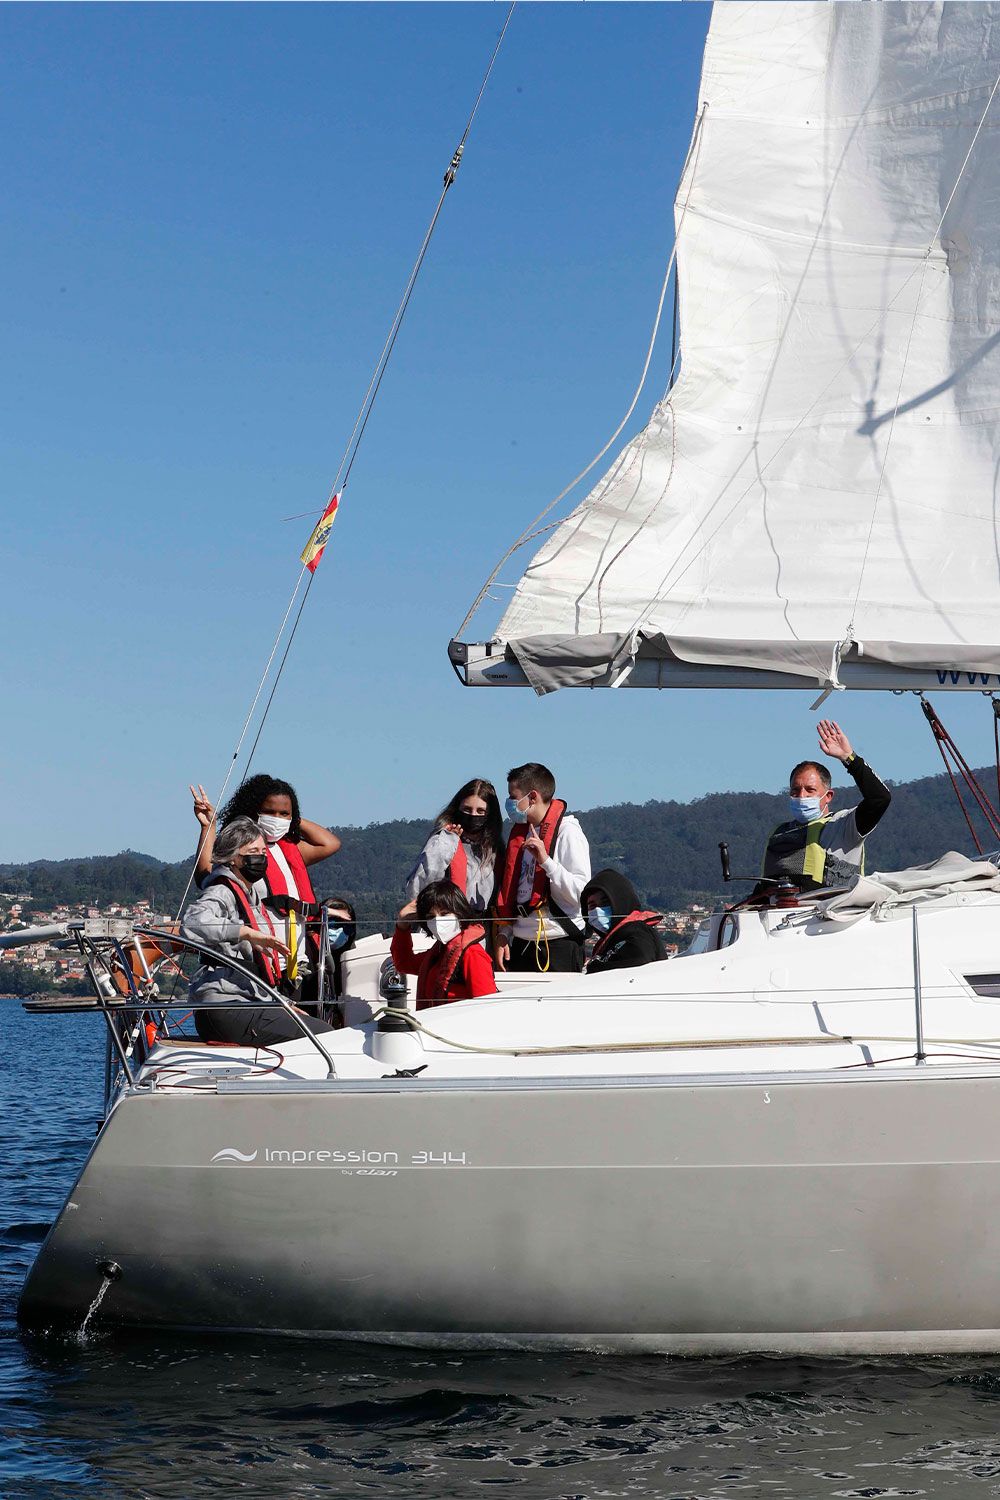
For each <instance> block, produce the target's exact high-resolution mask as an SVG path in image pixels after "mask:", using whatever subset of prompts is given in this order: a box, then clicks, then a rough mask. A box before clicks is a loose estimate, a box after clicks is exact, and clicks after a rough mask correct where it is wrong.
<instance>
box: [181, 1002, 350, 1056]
mask: <svg viewBox="0 0 1000 1500" xmlns="http://www.w3.org/2000/svg"><path fill="white" fill-rule="evenodd" d="M296 1021H301V1022H302V1026H301V1027H300V1026H298V1025H296ZM194 1024H195V1027H196V1029H197V1032H198V1035H199V1036H200V1037H201V1039H202V1041H203V1042H238V1043H240V1044H241V1045H242V1046H244V1047H252V1046H254V1045H255V1044H257V1045H259V1046H261V1047H271V1046H274V1045H275V1044H276V1043H277V1042H294V1041H296V1040H297V1039H298V1038H300V1037H301V1036H302V1029H303V1028H305V1030H306V1031H312V1032H316V1033H323V1032H327V1031H332V1030H333V1027H332V1026H328V1025H327V1024H326V1022H325V1021H318V1020H317V1019H316V1017H315V1016H298V1017H296V1016H290V1015H289V1014H288V1012H287V1011H284V1010H280V1009H279V1007H278V1006H276V1005H274V1006H271V1005H267V1006H265V1005H249V1004H239V1003H237V1004H236V1005H234V1006H233V1009H232V1010H196V1011H195V1013H194Z"/></svg>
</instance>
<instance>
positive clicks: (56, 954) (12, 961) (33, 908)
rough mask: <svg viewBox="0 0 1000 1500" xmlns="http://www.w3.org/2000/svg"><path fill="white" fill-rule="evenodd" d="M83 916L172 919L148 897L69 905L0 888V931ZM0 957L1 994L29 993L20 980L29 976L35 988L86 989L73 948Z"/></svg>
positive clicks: (154, 923) (146, 922) (153, 923)
mask: <svg viewBox="0 0 1000 1500" xmlns="http://www.w3.org/2000/svg"><path fill="white" fill-rule="evenodd" d="M86 917H124V918H125V919H126V920H127V921H129V922H141V923H142V925H143V926H145V927H159V926H161V925H163V924H166V923H169V922H172V921H173V917H170V916H165V915H164V914H163V913H161V912H156V911H154V910H153V907H152V906H151V905H150V903H149V902H148V901H135V902H132V903H131V904H129V903H125V902H117V901H115V902H111V903H110V905H107V906H87V905H85V904H83V903H82V902H76V903H73V904H71V905H59V906H51V907H41V906H39V904H38V903H37V902H36V901H35V900H34V898H33V897H32V896H31V895H28V894H25V893H24V892H21V893H20V894H17V895H14V894H11V893H9V892H4V891H0V935H3V934H5V933H10V932H17V931H19V930H20V929H22V928H25V927H51V926H55V925H56V924H57V923H60V922H78V921H81V920H82V919H84V918H86ZM0 960H3V961H2V962H0V994H2V993H4V992H5V991H6V990H8V989H10V991H11V993H15V994H25V993H28V992H29V990H28V989H26V988H25V986H24V983H23V980H24V979H26V978H28V977H29V976H30V978H31V979H32V981H33V984H32V986H31V988H32V989H34V990H37V991H43V990H52V989H56V988H60V989H61V988H65V989H70V988H72V989H74V990H76V989H83V988H84V987H87V988H88V989H89V984H88V981H87V974H86V970H85V968H84V964H83V959H82V957H81V955H80V954H79V953H77V952H76V951H74V950H73V949H69V950H64V949H60V948H15V949H13V950H12V951H11V952H10V953H8V954H0ZM17 971H21V972H20V973H18V972H17ZM25 971H26V972H25ZM5 976H6V977H5ZM17 980H21V981H22V982H20V983H17V984H16V988H14V982H16V981H17Z"/></svg>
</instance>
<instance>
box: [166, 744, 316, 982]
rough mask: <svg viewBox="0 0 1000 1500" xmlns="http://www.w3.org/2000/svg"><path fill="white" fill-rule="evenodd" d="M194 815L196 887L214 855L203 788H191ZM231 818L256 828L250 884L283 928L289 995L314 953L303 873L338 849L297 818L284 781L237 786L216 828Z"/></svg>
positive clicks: (312, 908)
mask: <svg viewBox="0 0 1000 1500" xmlns="http://www.w3.org/2000/svg"><path fill="white" fill-rule="evenodd" d="M190 790H191V795H192V797H193V798H194V815H195V817H196V818H197V819H198V822H199V823H200V824H201V828H202V833H201V839H200V842H199V844H198V865H197V869H196V872H195V878H196V879H197V881H198V883H199V885H200V884H202V882H203V881H204V879H205V878H206V876H208V875H209V873H210V872H211V869H212V865H213V854H214V850H215V837H216V818H215V809H214V808H213V806H212V804H211V802H210V801H209V800H208V797H207V796H206V795H205V788H204V787H203V786H201V785H199V786H198V788H197V790H196V789H195V788H194V787H193V786H192V787H191V788H190ZM236 818H251V819H252V820H253V821H254V822H255V823H256V824H257V826H258V827H259V828H260V831H261V833H262V834H263V835H264V838H265V840H266V844H267V869H266V870H265V872H264V874H263V876H262V878H261V879H260V880H259V881H258V882H257V884H256V890H257V893H258V895H259V896H260V898H261V900H262V901H263V902H264V903H265V905H266V906H267V907H268V908H269V909H270V911H272V912H273V913H275V914H276V915H277V916H278V917H280V918H281V919H282V921H283V923H284V928H285V933H284V935H285V941H286V942H287V944H288V947H289V949H290V957H289V960H288V964H287V970H286V978H287V981H288V983H287V986H286V987H287V989H288V990H289V992H295V991H297V990H298V989H299V988H300V986H301V982H302V981H303V980H304V979H305V978H306V976H307V975H308V974H311V973H313V972H314V971H315V954H314V953H313V952H312V951H311V948H310V945H309V944H308V943H307V942H306V936H305V923H304V921H303V920H302V919H303V918H304V917H307V916H315V915H316V911H317V910H318V907H317V902H316V892H315V891H314V890H313V886H312V880H311V879H310V876H309V868H310V866H312V865H315V864H318V863H319V862H320V860H323V859H329V857H330V855H331V854H336V852H337V850H338V849H339V848H340V840H339V838H338V837H337V835H336V834H335V833H331V832H330V830H329V829H328V828H324V827H323V826H322V824H320V823H313V822H311V821H310V820H309V819H308V818H303V816H302V814H301V812H300V811H299V799H298V797H297V796H296V795H295V789H294V787H292V786H290V785H289V783H288V782H287V781H279V780H278V778H277V777H275V776H268V775H267V774H266V773H264V772H262V773H261V774H260V775H259V776H251V777H250V778H249V779H248V780H247V781H244V782H243V784H242V786H240V787H237V789H236V792H235V793H234V795H233V796H232V797H231V798H230V800H229V801H228V802H227V803H226V806H225V807H224V808H223V809H222V812H221V814H220V816H219V828H220V830H221V829H222V828H225V827H227V825H228V824H230V823H232V822H233V821H234V819H236Z"/></svg>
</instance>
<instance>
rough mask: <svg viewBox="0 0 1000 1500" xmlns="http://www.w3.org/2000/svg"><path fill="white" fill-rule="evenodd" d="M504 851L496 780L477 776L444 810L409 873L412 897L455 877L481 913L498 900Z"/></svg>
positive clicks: (414, 898) (407, 891)
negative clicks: (499, 866) (498, 877)
mask: <svg viewBox="0 0 1000 1500" xmlns="http://www.w3.org/2000/svg"><path fill="white" fill-rule="evenodd" d="M502 850H503V814H502V813H501V811H500V799H499V798H498V796H497V794H496V789H495V787H494V786H493V783H492V782H490V781H484V780H483V779H482V777H480V776H474V777H473V779H472V780H471V781H467V782H466V783H465V785H464V786H463V787H459V789H458V791H457V792H456V793H455V795H454V797H452V799H451V801H450V802H449V803H448V806H447V807H446V808H444V809H443V811H442V812H440V813H439V814H438V816H437V818H436V820H435V823H434V829H433V832H432V833H431V835H430V837H429V838H428V840H427V842H426V843H425V844H424V847H423V848H422V849H421V851H420V857H419V859H418V860H417V863H416V864H415V865H414V867H413V869H412V870H411V871H410V874H409V875H408V877H407V880H406V897H407V900H408V901H415V900H416V898H417V897H418V896H419V895H420V892H421V891H422V890H423V889H424V887H425V886H428V885H431V884H433V883H434V882H435V881H438V880H450V881H451V882H452V884H453V885H455V886H457V887H458V889H459V890H460V891H461V892H462V895H463V896H464V897H465V898H466V900H467V901H468V903H469V905H470V906H471V907H472V910H473V911H474V912H476V914H477V915H479V916H481V915H482V914H483V913H484V912H485V911H486V910H487V908H488V906H489V904H490V902H491V901H492V899H493V888H494V885H495V883H496V874H497V863H498V861H499V858H500V855H501V853H502Z"/></svg>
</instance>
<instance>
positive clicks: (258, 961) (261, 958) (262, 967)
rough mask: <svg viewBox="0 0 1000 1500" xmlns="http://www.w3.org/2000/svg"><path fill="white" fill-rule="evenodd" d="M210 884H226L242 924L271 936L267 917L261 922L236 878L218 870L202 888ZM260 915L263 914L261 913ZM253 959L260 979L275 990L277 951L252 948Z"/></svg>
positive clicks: (278, 977) (278, 967) (278, 976)
mask: <svg viewBox="0 0 1000 1500" xmlns="http://www.w3.org/2000/svg"><path fill="white" fill-rule="evenodd" d="M210 885H227V886H228V887H229V889H230V890H231V891H232V893H233V895H234V896H235V897H236V905H237V906H238V907H239V909H240V915H241V916H242V918H243V921H244V924H245V925H246V926H247V927H252V928H253V930H254V931H255V932H266V933H267V934H268V935H269V936H273V933H272V929H271V927H270V924H269V923H268V921H267V917H266V916H264V922H263V923H262V922H261V921H260V916H259V915H258V913H257V911H256V910H255V908H254V904H253V902H252V901H251V900H250V897H249V896H248V895H247V893H246V891H245V890H244V888H243V886H242V885H241V884H240V882H239V881H238V880H234V879H233V877H232V876H230V875H225V874H223V872H222V871H221V870H219V871H217V872H216V873H215V874H214V875H211V876H210V877H209V879H208V880H206V881H205V885H204V886H203V887H202V889H205V888H206V887H208V886H210ZM260 915H264V914H263V913H261V914H260ZM253 961H254V966H255V968H256V970H257V972H258V974H259V975H260V977H261V979H263V980H264V982H265V984H269V985H270V986H271V988H272V989H275V990H276V989H277V988H278V987H279V985H280V984H281V964H280V963H279V962H278V955H277V953H273V952H271V951H270V950H268V949H266V948H265V949H264V950H263V951H261V950H260V949H259V948H254V950H253Z"/></svg>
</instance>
